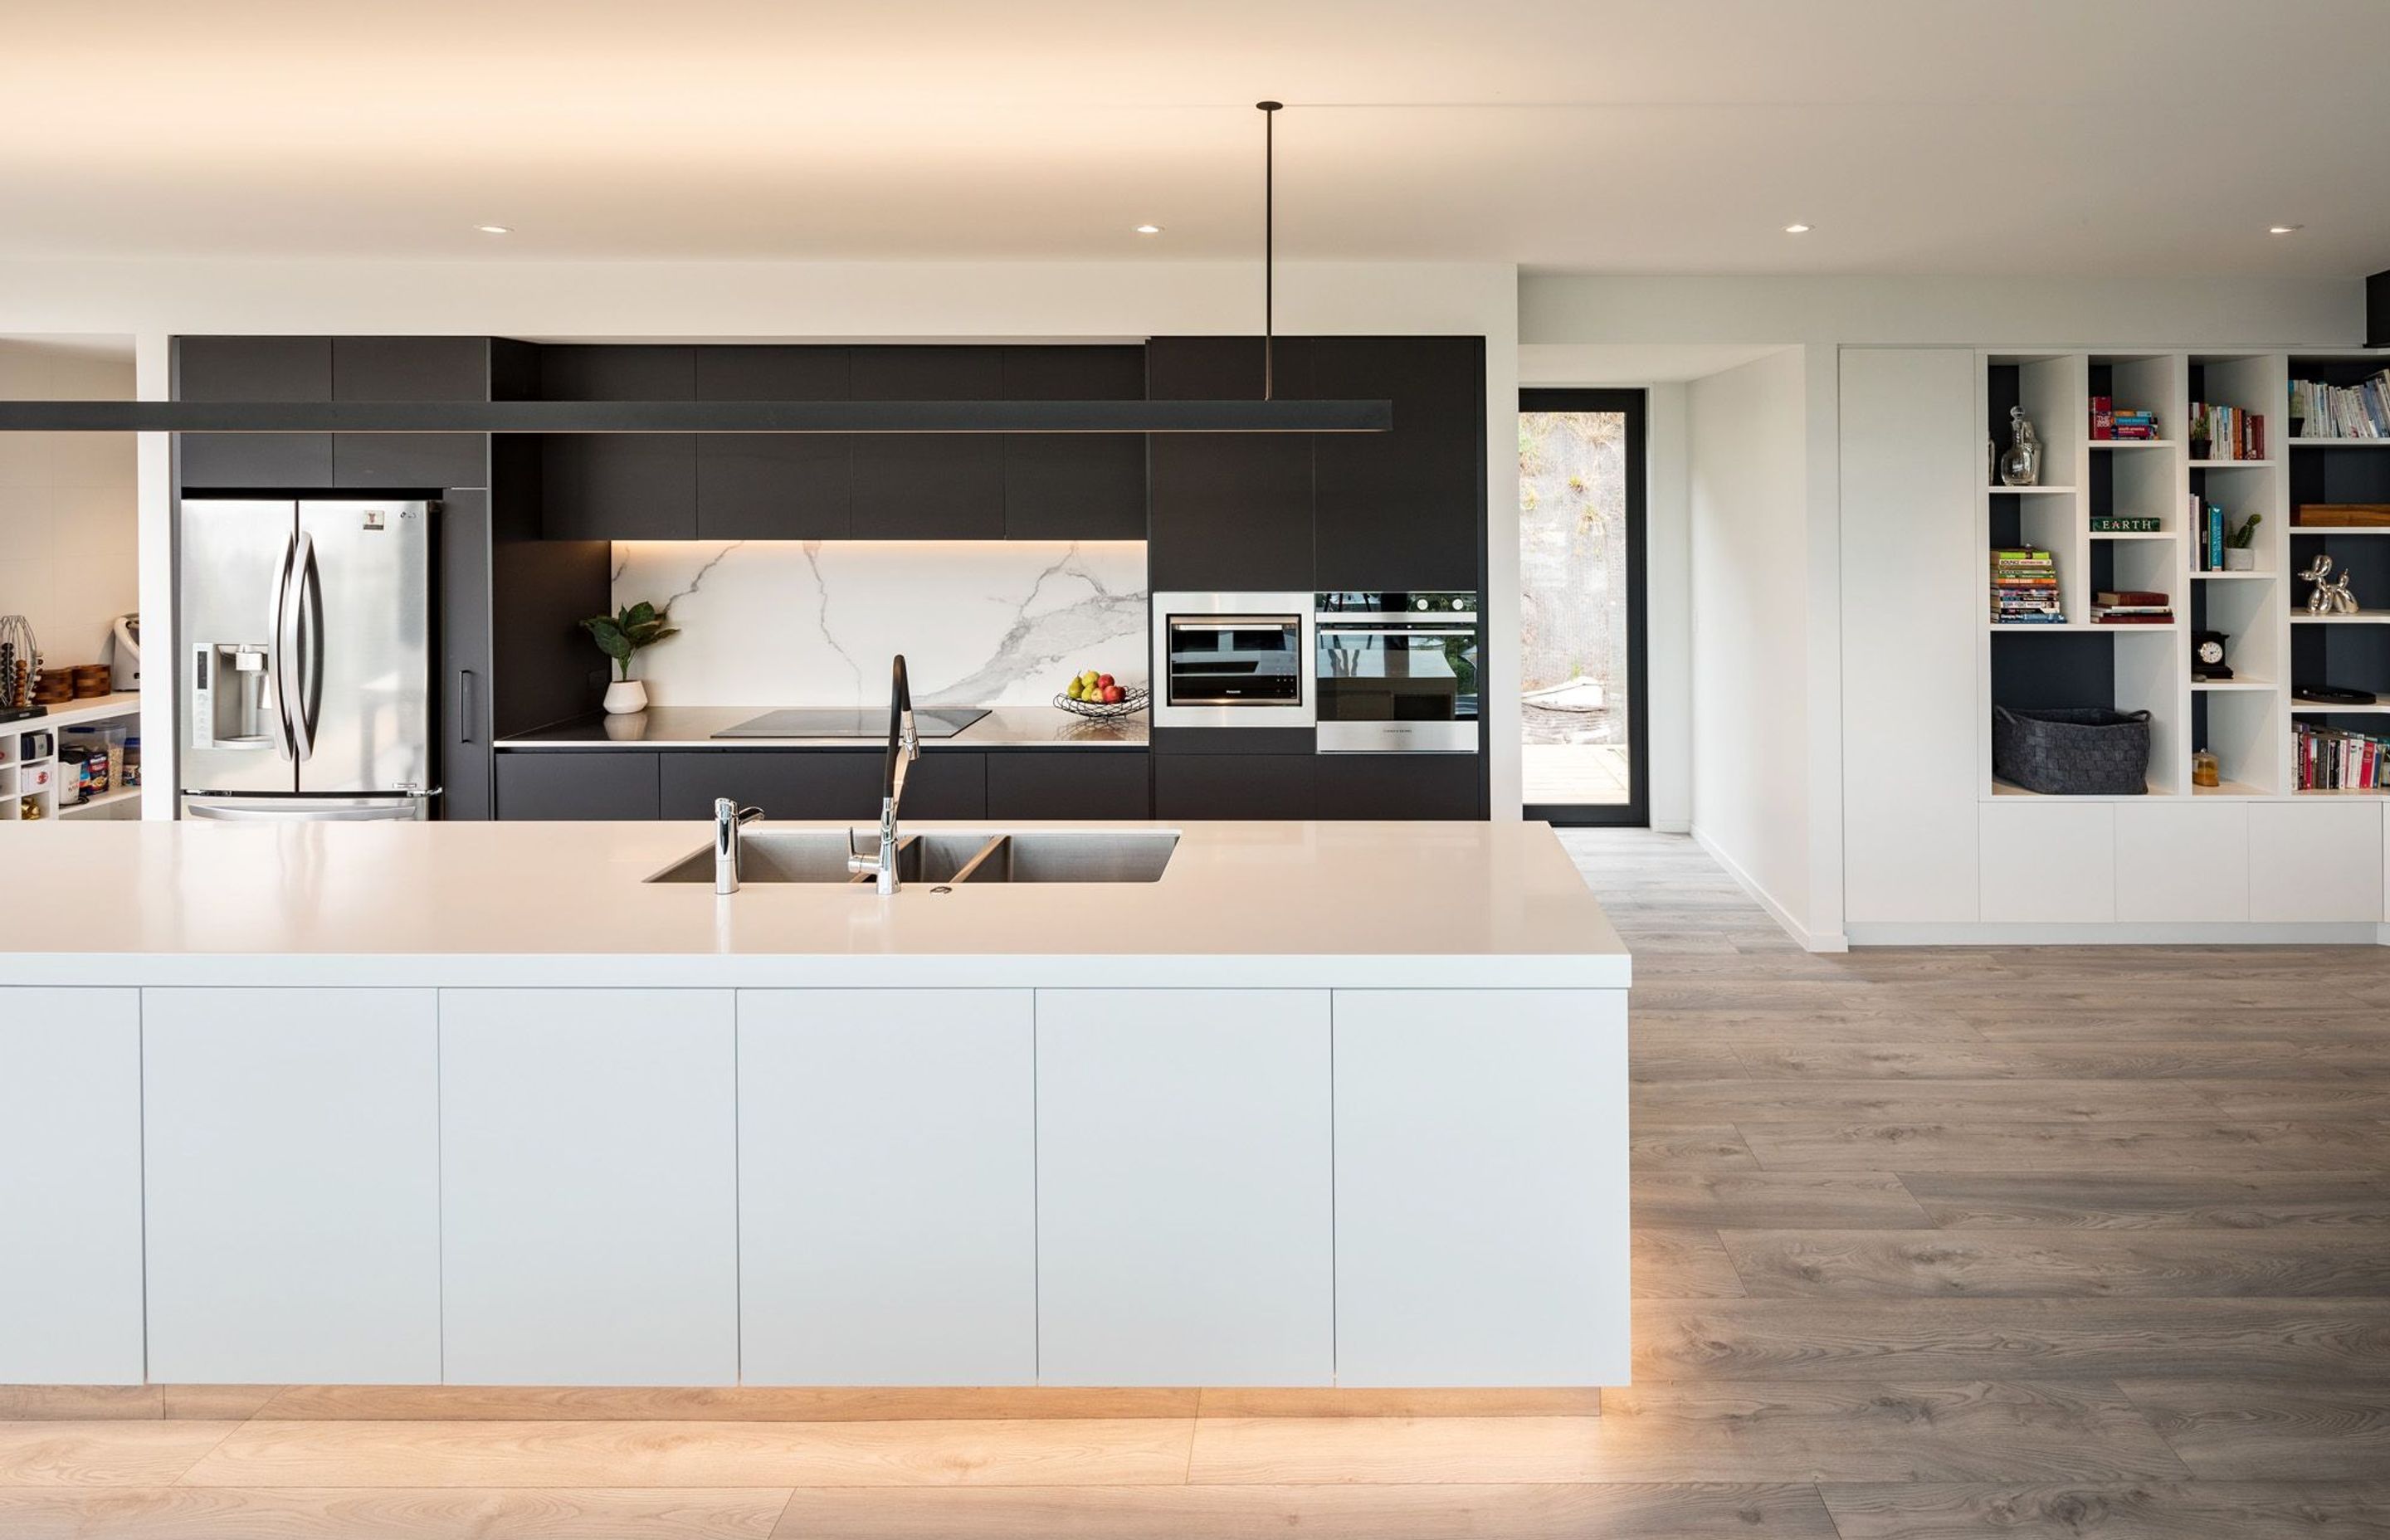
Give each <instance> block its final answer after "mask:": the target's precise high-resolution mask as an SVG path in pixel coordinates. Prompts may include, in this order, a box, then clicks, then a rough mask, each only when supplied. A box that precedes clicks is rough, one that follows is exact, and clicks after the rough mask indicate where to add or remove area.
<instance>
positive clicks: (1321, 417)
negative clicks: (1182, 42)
mask: <svg viewBox="0 0 2390 1540" xmlns="http://www.w3.org/2000/svg"><path fill="white" fill-rule="evenodd" d="M1253 105H1254V107H1255V108H1257V109H1259V110H1260V111H1261V113H1262V393H1261V398H1260V399H1259V400H1257V401H1250V400H1247V401H281V402H257V401H0V432H8V431H15V432H31V433H128V432H129V433H1383V432H1386V431H1388V430H1391V429H1392V428H1393V427H1394V404H1393V403H1392V402H1388V401H1366V400H1347V401H1282V400H1280V399H1279V396H1278V375H1277V352H1278V333H1277V320H1278V318H1277V298H1278V293H1277V289H1278V271H1277V269H1278V244H1277V242H1278V209H1277V186H1276V182H1277V143H1276V134H1275V123H1276V114H1277V113H1278V112H1279V110H1280V109H1281V108H1282V105H1283V104H1281V103H1279V102H1274V101H1265V102H1256V103H1254V104H1253Z"/></svg>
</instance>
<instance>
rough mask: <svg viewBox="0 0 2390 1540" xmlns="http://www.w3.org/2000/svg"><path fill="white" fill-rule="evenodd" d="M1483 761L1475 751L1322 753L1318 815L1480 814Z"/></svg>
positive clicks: (1317, 771)
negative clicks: (1442, 752)
mask: <svg viewBox="0 0 2390 1540" xmlns="http://www.w3.org/2000/svg"><path fill="white" fill-rule="evenodd" d="M1483 765H1484V760H1482V759H1481V758H1479V757H1478V756H1477V755H1475V754H1322V755H1320V756H1319V763H1318V764H1317V766H1316V767H1315V768H1314V770H1313V776H1314V778H1315V784H1316V787H1317V796H1318V806H1319V816H1320V817H1322V818H1394V819H1411V818H1463V819H1467V818H1480V817H1483V816H1484V812H1483V810H1482V797H1481V788H1480V784H1479V783H1480V780H1481V778H1482V776H1481V770H1482V767H1483Z"/></svg>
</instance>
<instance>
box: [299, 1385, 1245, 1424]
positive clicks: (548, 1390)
mask: <svg viewBox="0 0 2390 1540" xmlns="http://www.w3.org/2000/svg"><path fill="white" fill-rule="evenodd" d="M1200 1398H1201V1392H1200V1391H1197V1390H1195V1389H1193V1388H1191V1387H1190V1388H1188V1389H1145V1388H1130V1389H1125V1390H1079V1389H1076V1388H1073V1387H1069V1386H1038V1385H1024V1386H1007V1387H1003V1388H988V1389H980V1388H969V1387H965V1388H957V1389H922V1388H917V1387H913V1386H897V1387H882V1388H870V1387H866V1388H848V1387H841V1386H829V1387H818V1386H789V1387H781V1386H770V1385H762V1386H758V1385H737V1386H695V1387H689V1386H669V1387H650V1386H638V1385H634V1386H585V1385H574V1386H539V1385H533V1386H523V1385H291V1386H288V1387H285V1388H284V1389H283V1390H282V1391H281V1392H279V1393H277V1394H276V1395H275V1396H274V1397H273V1398H272V1399H271V1400H269V1401H267V1402H266V1403H265V1404H264V1405H263V1406H262V1407H260V1408H257V1409H255V1410H254V1412H253V1413H252V1414H251V1415H254V1416H258V1417H262V1418H267V1419H269V1420H272V1421H279V1422H304V1421H337V1422H356V1421H364V1422H399V1421H426V1422H482V1421H490V1422H543V1421H551V1422H616V1421H638V1422H909V1421H935V1422H952V1421H970V1420H974V1419H979V1418H1036V1419H1047V1418H1146V1417H1158V1418H1189V1417H1193V1416H1194V1415H1195V1409H1196V1405H1197V1403H1198V1401H1199V1400H1200Z"/></svg>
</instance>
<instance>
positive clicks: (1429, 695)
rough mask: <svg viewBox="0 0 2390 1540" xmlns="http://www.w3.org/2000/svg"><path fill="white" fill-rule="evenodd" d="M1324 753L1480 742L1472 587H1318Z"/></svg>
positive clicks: (1462, 750)
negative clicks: (1399, 589)
mask: <svg viewBox="0 0 2390 1540" xmlns="http://www.w3.org/2000/svg"><path fill="white" fill-rule="evenodd" d="M1312 619H1313V622H1314V624H1315V626H1316V628H1317V638H1318V639H1317V648H1316V651H1315V653H1314V659H1315V669H1314V672H1315V674H1316V675H1317V680H1318V686H1319V740H1318V741H1319V751H1320V752H1321V753H1323V754H1473V753H1476V752H1477V751H1478V735H1477V722H1478V714H1479V695H1478V681H1479V679H1480V678H1481V677H1482V676H1483V675H1482V672H1481V670H1480V668H1479V642H1478V634H1477V596H1476V595H1475V594H1471V593H1460V592H1457V591H1451V590H1442V591H1436V592H1427V593H1411V592H1394V591H1388V590H1368V591H1351V590H1343V591H1338V592H1332V593H1324V594H1318V595H1316V596H1314V611H1313V617H1312Z"/></svg>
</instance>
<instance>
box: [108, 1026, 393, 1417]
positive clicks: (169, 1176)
mask: <svg viewBox="0 0 2390 1540" xmlns="http://www.w3.org/2000/svg"><path fill="white" fill-rule="evenodd" d="M141 1014H142V1025H141V1040H142V1123H143V1128H144V1148H143V1152H142V1153H143V1166H144V1168H145V1170H146V1172H147V1182H148V1205H147V1220H148V1246H149V1261H148V1271H149V1378H150V1379H151V1380H158V1381H161V1382H162V1383H167V1384H191V1383H199V1384H225V1383H232V1384H241V1383H247V1384H263V1383H275V1382H285V1383H315V1384H323V1383H331V1384H429V1383H433V1382H436V1381H437V1380H439V1378H440V1199H439V1185H440V1142H439V1141H440V1122H439V1067H438V1066H439V1041H438V1020H437V1018H436V1016H435V1014H434V1009H433V998H432V994H431V992H430V990H428V989H149V990H144V991H143V992H142V999H141Z"/></svg>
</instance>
